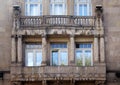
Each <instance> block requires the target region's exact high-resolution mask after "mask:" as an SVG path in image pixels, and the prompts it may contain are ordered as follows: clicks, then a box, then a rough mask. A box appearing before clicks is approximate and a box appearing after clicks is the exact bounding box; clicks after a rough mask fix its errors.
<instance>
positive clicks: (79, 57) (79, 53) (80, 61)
mask: <svg viewBox="0 0 120 85" xmlns="http://www.w3.org/2000/svg"><path fill="white" fill-rule="evenodd" d="M76 64H77V66H83V58H82V51H76Z"/></svg>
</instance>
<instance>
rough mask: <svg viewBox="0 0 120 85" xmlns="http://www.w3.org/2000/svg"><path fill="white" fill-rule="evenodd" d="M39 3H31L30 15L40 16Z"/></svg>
mask: <svg viewBox="0 0 120 85" xmlns="http://www.w3.org/2000/svg"><path fill="white" fill-rule="evenodd" d="M38 15H39V13H38V5H37V4H31V5H30V16H38Z"/></svg>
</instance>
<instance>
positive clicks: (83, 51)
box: [75, 43, 93, 67]
mask: <svg viewBox="0 0 120 85" xmlns="http://www.w3.org/2000/svg"><path fill="white" fill-rule="evenodd" d="M76 44H91V48H75V65H76V66H78V65H77V56H76V52H77V51H82V66H86V65H85V51H91V65H89V66H93V44H92V43H76ZM86 67H87V66H86Z"/></svg>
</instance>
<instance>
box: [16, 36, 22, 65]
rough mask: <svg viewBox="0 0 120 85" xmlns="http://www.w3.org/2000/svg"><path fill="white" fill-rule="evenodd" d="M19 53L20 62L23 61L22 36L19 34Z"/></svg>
mask: <svg viewBox="0 0 120 85" xmlns="http://www.w3.org/2000/svg"><path fill="white" fill-rule="evenodd" d="M17 51H18V52H17V53H18V58H17V59H18V63H22V36H21V35H18V42H17Z"/></svg>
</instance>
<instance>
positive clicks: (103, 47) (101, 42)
mask: <svg viewBox="0 0 120 85" xmlns="http://www.w3.org/2000/svg"><path fill="white" fill-rule="evenodd" d="M100 62H102V63H104V62H105V46H104V36H101V37H100Z"/></svg>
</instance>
